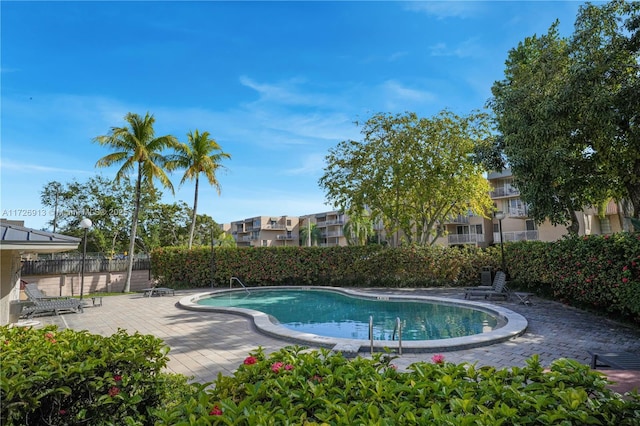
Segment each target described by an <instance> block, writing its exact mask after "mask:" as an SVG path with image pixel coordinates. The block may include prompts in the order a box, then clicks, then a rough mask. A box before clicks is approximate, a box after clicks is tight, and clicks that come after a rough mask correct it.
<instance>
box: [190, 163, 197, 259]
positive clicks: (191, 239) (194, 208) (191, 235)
mask: <svg viewBox="0 0 640 426" xmlns="http://www.w3.org/2000/svg"><path fill="white" fill-rule="evenodd" d="M198 181H199V179H198V175H196V191H195V195H194V196H193V214H192V216H191V229H190V231H189V250H191V245H192V244H193V234H194V233H195V230H196V216H197V213H196V211H197V209H198Z"/></svg>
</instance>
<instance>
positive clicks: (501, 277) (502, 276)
mask: <svg viewBox="0 0 640 426" xmlns="http://www.w3.org/2000/svg"><path fill="white" fill-rule="evenodd" d="M500 280H506V275H505V273H504V272H502V271H498V272H496V275H495V277H493V284H491V285H484V284H483V285H477V286H475V287H466V288H465V291H467V290H495V289H496V285H497V284H498V282H499V281H500ZM483 282H484V280H483ZM489 282H491V279H489Z"/></svg>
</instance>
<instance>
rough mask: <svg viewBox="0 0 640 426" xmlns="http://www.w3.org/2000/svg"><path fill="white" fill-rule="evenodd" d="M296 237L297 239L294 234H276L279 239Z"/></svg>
mask: <svg viewBox="0 0 640 426" xmlns="http://www.w3.org/2000/svg"><path fill="white" fill-rule="evenodd" d="M294 238H296V239H297V237H294V236H293V235H285V234H280V235H276V239H277V240H293V239H294Z"/></svg>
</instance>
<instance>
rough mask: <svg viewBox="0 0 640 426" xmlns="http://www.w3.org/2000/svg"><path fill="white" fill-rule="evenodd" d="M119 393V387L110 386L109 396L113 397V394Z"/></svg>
mask: <svg viewBox="0 0 640 426" xmlns="http://www.w3.org/2000/svg"><path fill="white" fill-rule="evenodd" d="M119 393H120V389H118V388H117V387H115V386H112V387H111V388H110V389H109V396H110V397H114V396H116V395H117V394H119Z"/></svg>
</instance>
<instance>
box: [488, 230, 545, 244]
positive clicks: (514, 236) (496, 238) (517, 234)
mask: <svg viewBox="0 0 640 426" xmlns="http://www.w3.org/2000/svg"><path fill="white" fill-rule="evenodd" d="M502 236H503V237H504V242H505V243H508V242H514V241H537V240H538V231H513V232H503V233H502ZM493 242H494V243H495V244H500V233H499V232H494V233H493Z"/></svg>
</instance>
